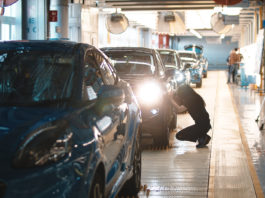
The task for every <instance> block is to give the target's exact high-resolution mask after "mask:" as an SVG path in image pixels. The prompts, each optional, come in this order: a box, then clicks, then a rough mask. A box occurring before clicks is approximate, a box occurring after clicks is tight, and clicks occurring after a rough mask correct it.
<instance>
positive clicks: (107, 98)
mask: <svg viewBox="0 0 265 198" xmlns="http://www.w3.org/2000/svg"><path fill="white" fill-rule="evenodd" d="M124 101H125V94H124V91H123V89H122V88H120V87H118V86H116V85H103V86H102V87H101V88H100V90H99V93H98V99H97V102H96V106H95V111H96V113H97V114H98V115H102V114H104V113H105V112H109V111H112V110H113V106H118V105H120V104H122V103H123V102H124Z"/></svg>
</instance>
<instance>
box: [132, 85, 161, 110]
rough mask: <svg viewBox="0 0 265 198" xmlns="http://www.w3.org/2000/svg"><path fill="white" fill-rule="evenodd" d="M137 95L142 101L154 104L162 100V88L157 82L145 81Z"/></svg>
mask: <svg viewBox="0 0 265 198" xmlns="http://www.w3.org/2000/svg"><path fill="white" fill-rule="evenodd" d="M137 96H138V98H139V101H140V103H144V104H146V105H152V104H156V103H158V102H159V101H160V100H161V97H162V90H161V88H160V86H159V85H158V84H157V83H155V82H145V83H144V84H143V85H141V86H140V87H139V89H138V94H137Z"/></svg>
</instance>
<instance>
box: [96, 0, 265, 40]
mask: <svg viewBox="0 0 265 198" xmlns="http://www.w3.org/2000/svg"><path fill="white" fill-rule="evenodd" d="M94 2H95V3H96V4H97V6H99V7H100V8H117V9H119V10H121V11H122V12H130V11H155V12H165V11H173V12H174V11H176V12H179V11H182V12H185V11H188V10H189V11H190V10H193V11H196V10H213V9H214V7H216V6H221V5H218V4H216V3H215V1H213V0H99V1H94ZM261 5H263V1H261V0H242V1H241V2H240V3H238V4H236V5H234V6H228V7H241V8H242V10H241V11H240V14H239V25H236V26H235V28H233V30H232V31H230V32H229V35H231V36H233V37H234V39H235V38H239V37H240V33H241V31H242V29H244V28H246V27H248V26H250V25H251V23H252V22H253V20H255V19H254V17H255V12H257V11H258V8H259V7H260V6H261ZM139 14H140V13H139ZM197 31H198V32H199V33H200V34H201V35H202V36H218V34H217V33H216V32H214V31H213V30H212V29H198V30H197Z"/></svg>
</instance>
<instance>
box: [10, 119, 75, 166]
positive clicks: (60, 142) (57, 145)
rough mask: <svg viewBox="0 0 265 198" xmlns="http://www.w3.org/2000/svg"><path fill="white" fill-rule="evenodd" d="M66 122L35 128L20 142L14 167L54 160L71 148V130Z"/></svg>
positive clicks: (42, 163) (67, 152)
mask: <svg viewBox="0 0 265 198" xmlns="http://www.w3.org/2000/svg"><path fill="white" fill-rule="evenodd" d="M67 126H68V125H67V124H66V123H63V124H62V123H60V124H58V125H51V126H46V127H43V128H40V129H38V130H35V131H34V132H32V133H31V134H29V136H28V137H27V138H26V139H25V140H24V142H22V144H21V145H20V147H19V149H18V151H17V152H16V155H15V158H14V160H13V166H14V167H15V168H31V167H36V166H42V165H46V164H49V163H52V162H56V161H58V160H60V159H62V158H63V157H65V156H66V155H67V154H70V152H71V148H72V135H73V134H72V132H71V131H69V129H68V128H67Z"/></svg>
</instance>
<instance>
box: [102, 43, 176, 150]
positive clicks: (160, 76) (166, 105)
mask: <svg viewBox="0 0 265 198" xmlns="http://www.w3.org/2000/svg"><path fill="white" fill-rule="evenodd" d="M101 50H102V51H103V52H104V53H105V54H106V55H107V56H108V57H109V58H110V59H111V60H112V62H113V65H114V67H115V69H116V70H117V72H118V74H119V76H120V77H121V78H122V79H124V80H126V81H127V82H129V83H130V85H131V86H132V88H133V90H134V94H135V95H136V97H137V99H138V102H139V104H140V107H141V111H142V117H143V123H142V127H141V128H142V132H143V133H142V135H143V137H150V135H151V136H152V137H153V141H154V144H155V145H156V146H167V145H168V144H169V132H170V130H173V129H174V128H175V127H176V115H175V113H174V111H173V108H172V104H171V103H170V100H169V95H170V92H172V87H171V85H170V83H169V82H168V81H167V80H168V78H167V76H166V74H165V66H164V64H163V62H162V60H161V57H160V55H159V53H158V52H157V51H156V50H154V49H149V48H141V47H109V48H102V49H101Z"/></svg>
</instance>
